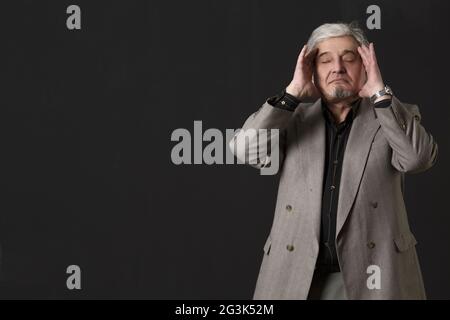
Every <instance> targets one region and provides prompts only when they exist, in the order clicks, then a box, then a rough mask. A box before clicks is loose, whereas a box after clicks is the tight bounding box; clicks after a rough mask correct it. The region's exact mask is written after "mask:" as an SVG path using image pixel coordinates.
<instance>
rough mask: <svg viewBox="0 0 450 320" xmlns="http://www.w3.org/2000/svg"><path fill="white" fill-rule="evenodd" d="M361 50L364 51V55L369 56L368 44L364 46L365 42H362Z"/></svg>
mask: <svg viewBox="0 0 450 320" xmlns="http://www.w3.org/2000/svg"><path fill="white" fill-rule="evenodd" d="M360 48H361V50H362V51H363V52H364V56H365V57H366V58H369V56H370V50H369V47H368V46H366V45H365V44H363V45H361V47H360Z"/></svg>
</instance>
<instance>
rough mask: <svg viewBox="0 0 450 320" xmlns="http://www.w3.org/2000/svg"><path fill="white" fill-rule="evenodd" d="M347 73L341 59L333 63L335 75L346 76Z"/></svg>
mask: <svg viewBox="0 0 450 320" xmlns="http://www.w3.org/2000/svg"><path fill="white" fill-rule="evenodd" d="M346 72H347V71H346V70H345V67H344V64H343V63H342V61H341V59H336V60H335V61H334V63H333V73H337V74H344V73H346Z"/></svg>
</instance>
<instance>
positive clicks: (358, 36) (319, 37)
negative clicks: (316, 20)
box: [307, 22, 369, 52]
mask: <svg viewBox="0 0 450 320" xmlns="http://www.w3.org/2000/svg"><path fill="white" fill-rule="evenodd" d="M343 36H351V37H353V38H354V39H355V40H356V41H357V42H358V43H359V45H368V44H369V41H367V38H366V36H365V35H364V31H363V30H362V29H361V28H360V27H359V26H358V23H357V22H351V23H325V24H322V25H321V26H319V27H317V28H316V29H315V30H314V31H313V32H312V33H311V36H310V37H309V39H308V43H307V46H308V52H309V51H311V50H313V49H314V48H315V47H316V46H317V44H318V43H319V42H321V41H323V40H326V39H329V38H335V37H343Z"/></svg>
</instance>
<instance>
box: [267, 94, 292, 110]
mask: <svg viewBox="0 0 450 320" xmlns="http://www.w3.org/2000/svg"><path fill="white" fill-rule="evenodd" d="M267 102H268V103H269V104H270V105H271V106H273V107H275V108H280V109H284V110H288V111H294V110H295V109H296V108H297V106H298V104H299V103H300V100H299V99H297V98H296V97H294V96H293V95H291V94H289V93H287V92H286V90H283V91H282V92H281V93H280V94H278V95H276V96H273V97H270V98H269V99H267Z"/></svg>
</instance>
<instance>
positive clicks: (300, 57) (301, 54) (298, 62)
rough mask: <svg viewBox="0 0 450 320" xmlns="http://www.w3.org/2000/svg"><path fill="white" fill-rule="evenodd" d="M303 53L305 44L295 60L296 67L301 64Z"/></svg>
mask: <svg viewBox="0 0 450 320" xmlns="http://www.w3.org/2000/svg"><path fill="white" fill-rule="evenodd" d="M305 51H306V44H305V45H304V46H303V48H302V50H300V53H299V55H298V58H297V65H299V64H301V63H302V61H303V57H304V56H305Z"/></svg>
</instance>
